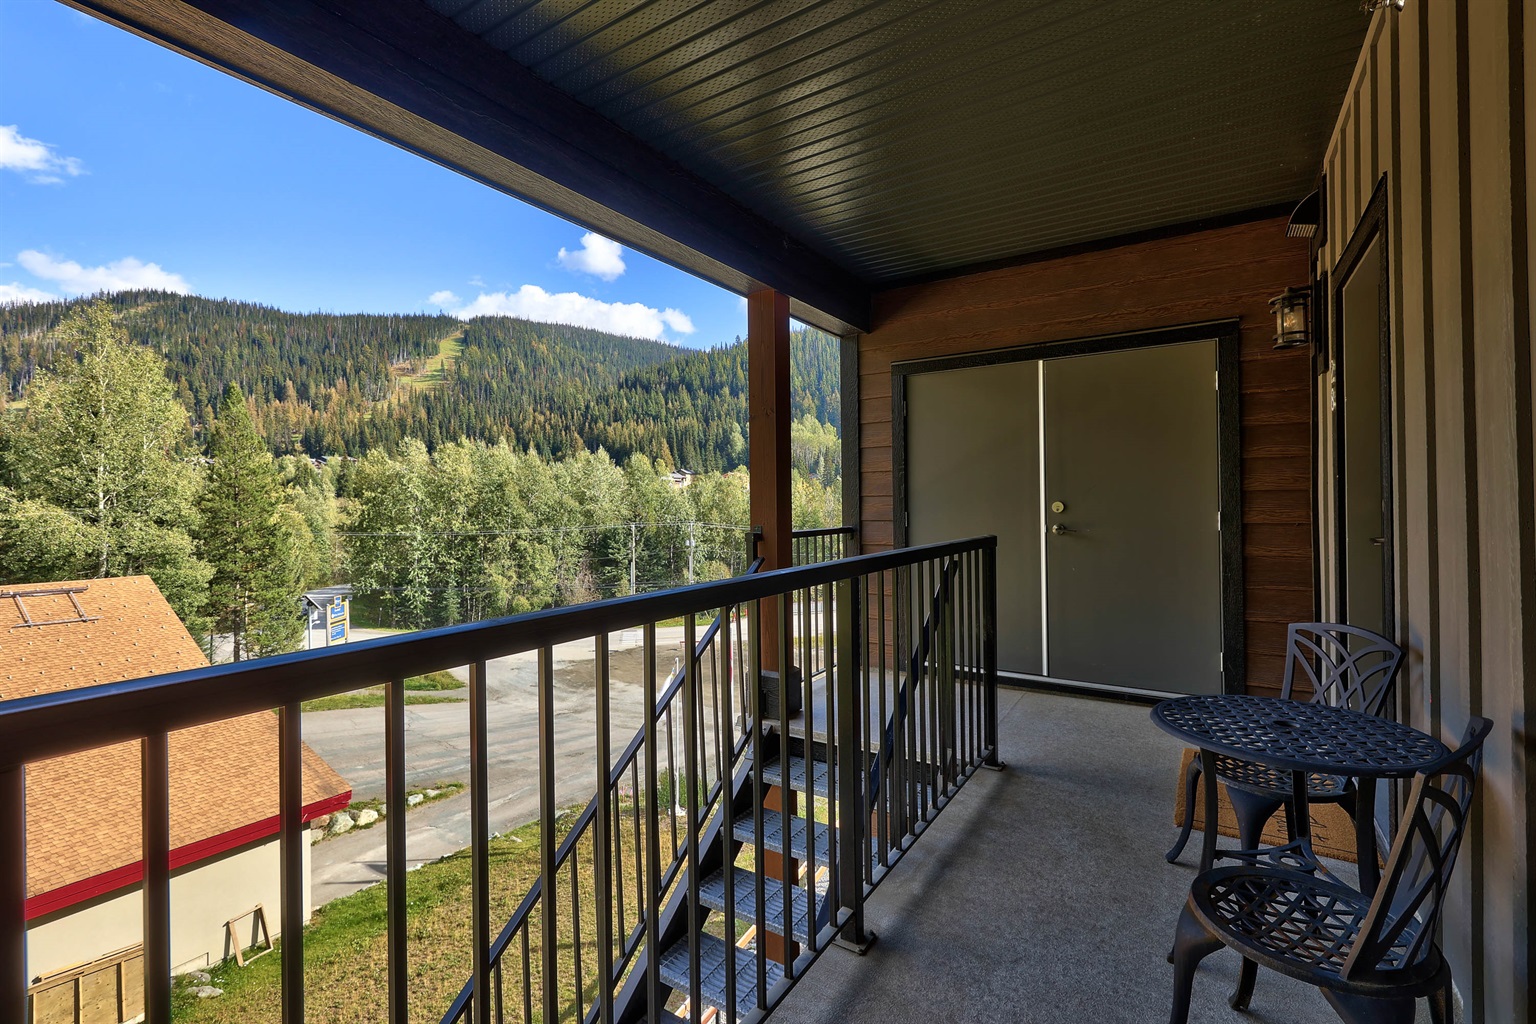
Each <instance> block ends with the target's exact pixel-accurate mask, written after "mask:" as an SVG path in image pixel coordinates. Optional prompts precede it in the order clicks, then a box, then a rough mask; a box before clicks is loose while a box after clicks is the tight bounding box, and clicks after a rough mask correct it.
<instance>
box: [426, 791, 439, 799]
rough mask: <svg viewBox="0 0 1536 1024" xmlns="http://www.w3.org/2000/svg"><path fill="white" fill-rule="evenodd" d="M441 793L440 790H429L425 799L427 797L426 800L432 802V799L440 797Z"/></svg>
mask: <svg viewBox="0 0 1536 1024" xmlns="http://www.w3.org/2000/svg"><path fill="white" fill-rule="evenodd" d="M442 792H443V791H442V790H440V789H429V790H427V792H426V797H427V799H428V800H433V799H436V798H437V797H438V796H440V795H442Z"/></svg>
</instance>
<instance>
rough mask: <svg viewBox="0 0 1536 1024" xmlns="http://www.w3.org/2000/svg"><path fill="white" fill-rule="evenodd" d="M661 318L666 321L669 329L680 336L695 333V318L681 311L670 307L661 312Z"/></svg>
mask: <svg viewBox="0 0 1536 1024" xmlns="http://www.w3.org/2000/svg"><path fill="white" fill-rule="evenodd" d="M661 318H662V320H664V321H666V324H667V326H668V327H670V328H672V329H673V330H674V331H676V332H677V333H678V334H692V333H693V318H692V317H691V316H689V315H688V314H687V313H684V312H683V311H682V310H680V309H673V308H672V307H671V306H668V307H667V308H666V309H664V310H662V311H661Z"/></svg>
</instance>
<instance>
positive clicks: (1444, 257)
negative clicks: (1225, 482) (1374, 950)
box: [1318, 0, 1536, 1024]
mask: <svg viewBox="0 0 1536 1024" xmlns="http://www.w3.org/2000/svg"><path fill="white" fill-rule="evenodd" d="M1531 7H1532V5H1531V4H1530V3H1528V2H1525V3H1522V0H1431V2H1415V3H1411V4H1409V5H1408V6H1407V7H1406V9H1405V10H1404V11H1403V12H1402V13H1401V14H1396V13H1389V12H1387V11H1379V12H1377V14H1376V16H1375V18H1374V20H1373V21H1372V24H1371V30H1370V33H1369V34H1368V36H1367V40H1366V44H1365V47H1364V49H1363V51H1362V53H1361V56H1360V61H1359V64H1358V65H1357V68H1356V72H1355V76H1354V79H1353V81H1352V83H1351V86H1350V89H1349V91H1348V93H1347V95H1346V98H1345V102H1344V104H1343V109H1342V110H1341V112H1340V117H1339V121H1338V125H1337V128H1336V130H1335V132H1334V135H1333V138H1332V141H1331V143H1330V145H1329V148H1328V155H1327V160H1326V164H1325V169H1326V171H1327V175H1328V186H1327V187H1328V196H1327V200H1328V209H1329V211H1330V218H1329V220H1330V223H1329V233H1328V240H1327V244H1326V245H1325V246H1324V247H1323V249H1322V251H1321V253H1320V261H1319V263H1320V270H1321V271H1322V272H1324V273H1328V272H1329V271H1330V270H1331V269H1332V268H1333V267H1334V266H1335V265H1336V264H1337V262H1338V260H1339V257H1340V255H1341V253H1342V251H1343V248H1344V246H1345V245H1346V244H1347V243H1348V240H1349V237H1350V234H1351V232H1352V231H1353V229H1354V227H1355V225H1356V224H1357V223H1358V222H1359V219H1360V216H1361V214H1362V212H1363V209H1364V204H1365V203H1367V202H1368V201H1369V199H1370V196H1371V194H1372V191H1373V190H1374V189H1375V188H1376V187H1377V184H1378V183H1379V182H1380V181H1381V180H1382V178H1383V177H1385V179H1386V189H1387V197H1388V208H1387V217H1386V231H1387V243H1388V244H1387V249H1386V252H1387V255H1388V258H1389V260H1390V262H1391V267H1390V277H1391V283H1392V289H1391V296H1390V303H1389V305H1390V314H1391V321H1392V323H1391V335H1392V372H1393V380H1392V387H1391V392H1390V394H1391V401H1392V404H1393V421H1392V427H1393V446H1394V453H1393V455H1394V465H1393V477H1394V493H1393V500H1394V524H1393V525H1394V535H1395V540H1396V543H1395V547H1394V551H1393V559H1394V562H1393V564H1394V572H1395V576H1396V601H1395V609H1394V610H1395V612H1396V616H1397V622H1398V631H1399V640H1400V641H1401V642H1402V643H1404V644H1405V645H1406V646H1407V647H1408V648H1409V660H1408V667H1407V671H1406V673H1405V677H1404V681H1405V682H1404V685H1403V686H1402V687H1401V688H1400V698H1401V699H1400V707H1399V709H1398V710H1399V714H1400V715H1401V716H1402V717H1403V718H1404V720H1405V721H1408V722H1411V723H1412V724H1414V725H1416V726H1418V727H1420V728H1423V729H1426V730H1428V731H1430V732H1433V733H1435V734H1437V735H1439V736H1441V737H1442V738H1443V739H1445V740H1446V741H1447V742H1454V741H1455V740H1456V739H1457V738H1459V736H1460V734H1461V731H1462V729H1463V727H1464V726H1465V724H1466V721H1467V718H1468V716H1469V715H1472V714H1482V715H1486V716H1488V717H1490V718H1492V719H1493V721H1494V732H1493V735H1492V737H1491V738H1490V740H1489V742H1488V746H1487V748H1486V755H1485V756H1486V759H1485V762H1484V774H1483V784H1482V788H1481V791H1480V792H1479V795H1478V806H1477V809H1476V816H1475V819H1474V823H1473V826H1472V830H1471V832H1470V833H1469V836H1468V840H1467V845H1466V846H1465V847H1464V849H1463V851H1462V860H1461V863H1460V865H1459V866H1458V868H1457V872H1456V878H1455V879H1454V881H1453V888H1454V899H1453V903H1452V904H1451V906H1450V908H1449V910H1448V912H1447V919H1446V921H1445V933H1444V935H1445V938H1444V945H1445V948H1446V952H1447V955H1448V956H1449V957H1450V959H1451V962H1452V964H1453V966H1454V968H1455V973H1456V984H1457V989H1458V991H1459V993H1460V995H1461V998H1462V999H1463V1001H1464V1006H1465V1010H1466V1017H1465V1019H1467V1020H1470V1021H1473V1022H1490V1024H1492V1022H1500V1024H1503V1022H1511V1024H1526V1022H1528V1021H1530V1020H1531V994H1532V986H1533V984H1536V981H1533V977H1532V969H1533V967H1536V956H1533V950H1532V946H1531V942H1530V939H1529V929H1530V925H1531V922H1532V917H1533V910H1536V891H1533V889H1532V886H1531V870H1532V847H1533V844H1536V831H1533V829H1536V825H1533V820H1532V817H1533V816H1532V814H1531V811H1532V802H1533V793H1532V786H1531V782H1530V773H1531V771H1532V770H1533V768H1536V765H1533V764H1532V763H1531V755H1532V744H1533V740H1532V734H1531V729H1530V724H1529V721H1528V715H1529V714H1530V711H1531V708H1532V706H1533V698H1536V456H1533V452H1536V433H1533V419H1536V414H1533V401H1532V395H1533V391H1536V382H1533V378H1532V359H1531V343H1530V326H1531V325H1530V296H1531V291H1532V287H1533V281H1532V277H1531V274H1532V269H1531V262H1530V240H1531V234H1532V223H1531V209H1530V204H1529V201H1528V198H1527V197H1528V195H1529V186H1530V176H1531V174H1532V162H1531V160H1530V158H1529V155H1528V151H1527V141H1526V139H1527V125H1528V124H1529V123H1531V120H1532V117H1533V114H1536V111H1533V109H1532V103H1533V98H1532V93H1531V92H1530V90H1528V89H1527V85H1526V83H1527V81H1528V80H1529V78H1530V74H1531V68H1532V64H1531V61H1532V58H1530V57H1528V56H1527V54H1531V53H1533V52H1536V47H1533V46H1532V45H1531V44H1532V43H1533V42H1536V38H1533V33H1536V18H1533V17H1531V16H1530V14H1529V12H1530V9H1531ZM1325 382H1326V383H1327V384H1328V385H1330V386H1331V385H1332V383H1333V382H1332V381H1331V380H1326V379H1325ZM1327 393H1328V392H1327V390H1326V389H1324V390H1321V391H1320V394H1323V395H1326V394H1327ZM1329 427H1330V424H1329V423H1328V422H1326V421H1324V422H1323V430H1322V434H1321V437H1320V447H1319V451H1320V452H1321V453H1322V459H1323V465H1322V467H1321V479H1323V480H1327V479H1329V477H1330V476H1331V473H1332V469H1331V452H1332V448H1333V444H1334V441H1333V438H1332V437H1331V436H1330V431H1329ZM1320 499H1321V500H1320V504H1319V510H1318V512H1319V518H1320V521H1322V522H1325V523H1329V522H1332V521H1333V519H1334V515H1335V512H1334V508H1333V503H1334V496H1333V494H1332V493H1331V489H1329V488H1324V489H1322V491H1321V493H1320ZM1330 532H1331V531H1329V530H1324V531H1323V533H1324V536H1328V535H1329V534H1330ZM1322 555H1323V559H1322V560H1323V575H1322V578H1323V580H1324V585H1323V593H1322V595H1321V597H1322V601H1323V605H1324V608H1325V609H1326V608H1329V607H1333V606H1336V601H1337V595H1336V588H1335V586H1334V582H1333V581H1334V579H1335V573H1336V557H1335V555H1334V553H1333V551H1332V550H1331V544H1330V545H1325V550H1324V551H1323V552H1322Z"/></svg>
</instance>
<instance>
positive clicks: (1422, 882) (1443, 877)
mask: <svg viewBox="0 0 1536 1024" xmlns="http://www.w3.org/2000/svg"><path fill="white" fill-rule="evenodd" d="M1492 728H1493V723H1492V722H1490V721H1489V720H1488V719H1486V718H1477V717H1474V718H1473V719H1472V720H1471V721H1470V722H1468V723H1467V731H1466V732H1465V733H1464V734H1463V735H1462V737H1461V745H1460V746H1459V747H1457V748H1456V749H1455V750H1454V751H1452V752H1451V753H1450V754H1449V755H1448V756H1446V757H1444V758H1442V759H1441V760H1440V762H1439V763H1438V764H1435V765H1433V766H1431V767H1429V768H1427V769H1425V770H1424V771H1423V772H1420V773H1419V775H1418V776H1416V777H1415V778H1414V780H1413V790H1412V792H1411V793H1410V794H1409V796H1408V808H1407V811H1406V813H1405V814H1404V816H1403V820H1402V822H1401V824H1400V825H1399V827H1398V830H1397V837H1396V839H1394V840H1393V843H1392V852H1391V853H1390V854H1388V855H1387V865H1386V869H1385V870H1384V871H1383V872H1382V877H1381V884H1380V885H1379V886H1378V887H1377V889H1376V895H1375V898H1374V899H1373V900H1372V901H1371V907H1370V910H1369V911H1368V912H1367V913H1366V916H1365V922H1364V924H1362V925H1361V928H1360V934H1359V936H1358V937H1357V938H1356V939H1355V943H1354V945H1353V947H1351V949H1350V951H1349V956H1348V957H1347V958H1346V959H1345V961H1344V966H1343V969H1342V971H1341V972H1340V973H1341V974H1342V975H1343V977H1344V978H1345V979H1346V980H1348V979H1350V978H1351V977H1354V976H1359V975H1361V974H1365V973H1370V972H1380V971H1391V970H1402V969H1405V968H1408V967H1412V966H1413V965H1415V964H1417V963H1419V962H1420V961H1422V960H1423V959H1424V957H1426V956H1428V955H1429V952H1430V950H1431V949H1433V948H1434V935H1435V928H1436V925H1437V924H1438V923H1439V919H1440V908H1441V906H1442V904H1443V903H1444V901H1445V890H1446V887H1447V886H1448V885H1449V884H1450V880H1451V869H1452V868H1454V867H1455V866H1456V853H1457V851H1458V850H1460V849H1461V838H1462V835H1463V833H1464V832H1465V831H1466V827H1467V815H1468V813H1469V812H1470V811H1471V808H1472V797H1473V794H1474V793H1475V792H1476V790H1477V778H1478V774H1479V773H1480V772H1481V770H1482V764H1483V741H1484V740H1486V739H1487V738H1488V733H1489V731H1490V730H1492ZM1362 827H1364V828H1370V827H1371V825H1370V823H1369V822H1367V823H1365V824H1364V825H1363V826H1362Z"/></svg>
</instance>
